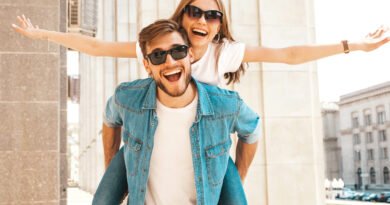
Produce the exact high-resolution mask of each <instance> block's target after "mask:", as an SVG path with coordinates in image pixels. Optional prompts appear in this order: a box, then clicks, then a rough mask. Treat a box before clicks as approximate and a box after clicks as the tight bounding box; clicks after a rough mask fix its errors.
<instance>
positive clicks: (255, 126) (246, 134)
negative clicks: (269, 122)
mask: <svg viewBox="0 0 390 205" xmlns="http://www.w3.org/2000/svg"><path fill="white" fill-rule="evenodd" d="M261 125H262V123H261V119H260V117H259V115H257V114H256V113H255V112H254V111H253V110H252V109H251V108H249V107H248V105H246V104H245V103H244V102H243V101H242V100H241V99H240V107H239V111H238V114H237V118H236V122H235V125H234V129H233V131H235V132H237V136H238V138H239V140H238V143H237V148H236V162H235V164H236V166H237V170H238V173H239V174H240V178H241V181H242V182H244V179H245V177H246V174H247V172H248V169H249V166H250V165H251V163H252V161H253V158H254V156H255V153H256V149H257V141H258V140H259V138H260V136H261V127H262V126H261Z"/></svg>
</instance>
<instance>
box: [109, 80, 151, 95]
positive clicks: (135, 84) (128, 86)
mask: <svg viewBox="0 0 390 205" xmlns="http://www.w3.org/2000/svg"><path fill="white" fill-rule="evenodd" d="M152 82H153V79H151V78H145V79H138V80H134V81H131V82H123V83H121V84H119V85H118V87H116V89H115V92H120V91H130V92H131V91H135V90H142V89H147V88H149V86H150V84H151V83H152Z"/></svg>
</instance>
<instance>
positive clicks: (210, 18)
mask: <svg viewBox="0 0 390 205" xmlns="http://www.w3.org/2000/svg"><path fill="white" fill-rule="evenodd" d="M183 12H184V13H187V14H188V16H189V17H191V18H195V19H199V18H202V15H203V13H204V18H205V19H206V21H207V22H209V23H215V22H216V21H217V20H219V21H220V22H221V23H222V17H223V13H222V12H220V11H217V10H209V11H203V10H202V9H200V8H198V7H196V6H192V5H187V6H185V7H184V10H183Z"/></svg>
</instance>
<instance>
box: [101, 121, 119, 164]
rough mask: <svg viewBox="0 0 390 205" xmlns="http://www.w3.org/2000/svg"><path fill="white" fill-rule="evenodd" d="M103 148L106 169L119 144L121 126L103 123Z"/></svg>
mask: <svg viewBox="0 0 390 205" xmlns="http://www.w3.org/2000/svg"><path fill="white" fill-rule="evenodd" d="M102 136H103V149H104V162H105V165H106V169H107V167H108V165H109V164H110V162H111V160H112V159H113V158H114V156H115V154H116V153H117V152H118V150H119V145H120V144H121V127H108V126H107V125H105V124H104V123H103V130H102Z"/></svg>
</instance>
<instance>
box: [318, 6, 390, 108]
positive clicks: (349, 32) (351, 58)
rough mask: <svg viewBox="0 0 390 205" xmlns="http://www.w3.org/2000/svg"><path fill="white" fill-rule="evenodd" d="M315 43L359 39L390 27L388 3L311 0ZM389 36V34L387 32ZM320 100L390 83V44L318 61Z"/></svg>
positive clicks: (327, 99)
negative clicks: (383, 27) (312, 2)
mask: <svg viewBox="0 0 390 205" xmlns="http://www.w3.org/2000/svg"><path fill="white" fill-rule="evenodd" d="M314 3H315V6H314V7H315V13H314V14H315V22H316V40H317V43H318V44H328V43H339V42H341V40H344V39H346V40H349V41H353V40H359V39H362V38H364V37H365V36H366V35H367V34H368V33H371V32H374V31H375V30H376V29H377V28H379V26H380V25H387V26H390V0H314ZM388 33H389V34H387V35H388V36H389V35H390V32H388ZM317 65H318V80H319V94H320V101H327V102H329V101H338V100H339V97H340V96H341V95H344V94H347V93H350V92H353V91H357V90H360V89H364V88H367V87H369V86H373V85H377V84H380V83H383V82H387V81H390V43H388V44H386V45H384V46H382V47H381V48H379V49H377V50H375V51H372V52H369V53H366V52H362V51H356V52H352V53H349V54H340V55H337V56H333V57H329V58H325V59H321V60H318V61H317Z"/></svg>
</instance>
